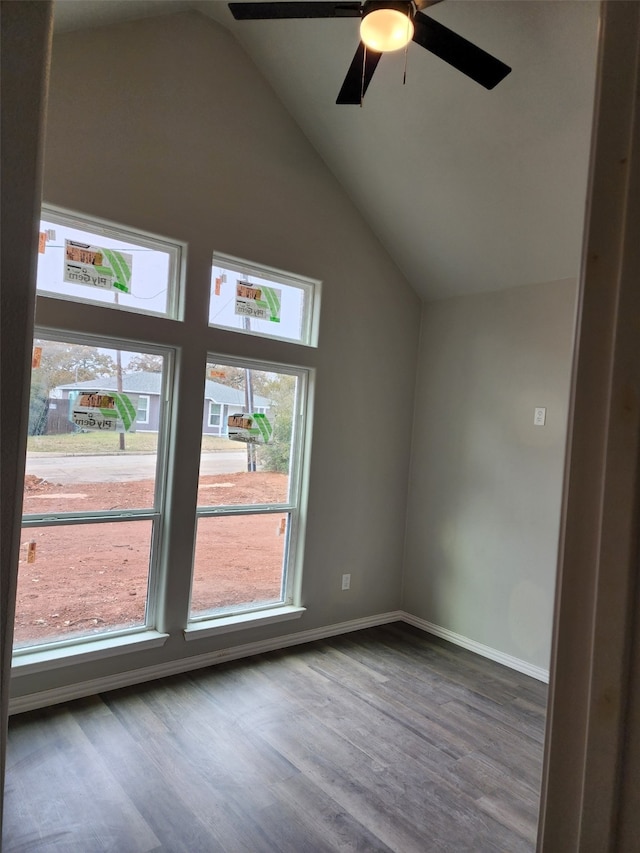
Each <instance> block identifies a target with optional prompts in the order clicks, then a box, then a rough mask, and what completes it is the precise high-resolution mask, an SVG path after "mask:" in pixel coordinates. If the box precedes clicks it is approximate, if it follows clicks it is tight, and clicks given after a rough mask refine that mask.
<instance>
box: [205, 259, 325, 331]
mask: <svg viewBox="0 0 640 853" xmlns="http://www.w3.org/2000/svg"><path fill="white" fill-rule="evenodd" d="M319 296H320V283H319V282H317V281H312V280H311V279H305V278H302V277H301V276H293V275H291V274H288V273H283V272H279V271H277V270H272V269H269V268H268V267H258V266H255V265H253V264H249V263H248V262H246V261H241V260H239V259H238V258H232V257H230V256H229V255H222V254H220V253H216V254H214V256H213V267H212V270H211V299H210V303H209V323H210V325H212V326H220V327H222V328H224V329H235V330H236V331H242V332H244V333H246V334H252V335H261V336H263V337H269V338H279V339H281V340H287V341H293V342H296V343H301V344H308V345H310V346H316V345H317V338H318V328H317V326H318V313H319V312H318V308H319Z"/></svg>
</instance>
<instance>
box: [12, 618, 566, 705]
mask: <svg viewBox="0 0 640 853" xmlns="http://www.w3.org/2000/svg"><path fill="white" fill-rule="evenodd" d="M293 609H295V608H293ZM291 618H295V616H293V617H291ZM390 622H406V623H407V624H408V625H413V626H414V627H415V628H419V629H420V630H422V631H425V632H426V633H427V634H433V635H434V636H435V637H441V638H442V639H444V640H448V641H449V642H450V643H453V644H454V645H456V646H461V647H462V648H464V649H469V651H472V652H475V653H476V654H477V655H480V656H481V657H484V658H488V659H489V660H493V661H496V662H497V663H500V664H502V665H503V666H507V667H509V668H510V669H514V670H516V671H517V672H522V673H524V674H525V675H528V676H530V677H531V678H535V679H536V680H537V681H543V682H545V683H546V682H548V680H549V673H548V671H547V670H545V669H543V668H542V667H538V666H534V665H533V664H530V663H527V661H523V660H520V659H519V658H515V657H513V656H512V655H507V654H505V653H504V652H500V651H498V650H497V649H492V648H491V647H490V646H485V645H484V644H483V643H478V642H476V641H475V640H471V639H469V638H468V637H463V636H462V635H461V634H456V633H455V632H454V631H449V629H448V628H441V627H440V626H439V625H434V624H433V623H432V622H427V621H425V620H424V619H419V618H418V617H417V616H412V615H411V614H410V613H406V612H404V611H403V610H392V611H389V612H387V613H379V614H377V615H376V616H365V617H363V618H362V619H352V620H350V621H349V622H339V623H337V624H334V625H325V626H323V627H321V628H310V629H309V630H307V631H299V632H297V633H295V634H285V635H284V636H278V637H273V638H271V639H268V640H259V641H258V642H255V643H244V644H242V645H239V646H231V647H229V648H226V649H216V650H214V651H212V652H205V653H204V654H201V655H193V656H192V657H187V658H178V659H175V660H171V661H166V662H165V663H160V664H154V665H153V666H146V667H142V668H141V669H134V670H129V671H127V672H119V673H116V674H115V675H108V676H104V677H102V678H93V679H90V680H89V681H81V682H77V683H75V684H69V685H65V686H63V687H54V688H53V689H51V690H41V691H38V692H37V693H30V694H28V695H26V696H17V697H15V698H13V699H11V700H10V702H9V713H10V714H21V713H24V712H25V711H32V710H34V709H36V708H46V707H48V706H50V705H57V704H59V703H61V702H69V701H72V700H73V699H80V698H82V697H83V696H93V695H95V694H96V693H104V692H105V691H107V690H117V689H119V688H120V687H129V686H130V685H133V684H142V683H144V682H145V681H154V680H155V679H157V678H166V677H168V676H171V675H178V674H179V673H181V672H190V671H192V670H195V669H203V668H204V667H208V666H214V665H215V664H218V663H226V662H227V661H232V660H239V659H240V658H246V657H251V656H252V655H260V654H264V653H266V652H272V651H276V650H278V649H286V648H289V647H290V646H297V645H301V644H303V643H312V642H314V641H315V640H325V639H327V638H328V637H337V636H339V635H340V634H348V633H351V632H352V631H361V630H363V629H364V628H375V627H376V626H378V625H388V624H389V623H390ZM229 630H232V629H231V628H229ZM148 633H151V632H148ZM148 633H147V634H144V635H137V639H138V641H139V642H140V640H141V638H142V637H143V636H145V637H146V636H148ZM153 633H155V632H153ZM156 636H157V638H158V641H157V642H156V643H154V644H153V645H163V644H164V642H165V641H166V638H167V635H166V634H157V635H156ZM200 636H202V635H200ZM160 638H162V639H160ZM123 639H126V638H123ZM129 639H130V640H133V639H134V638H133V637H130V638H129ZM189 639H196V637H195V636H193V637H189ZM150 647H151V646H150V645H149V640H147V641H146V644H145V646H144V648H150ZM112 648H114V647H113V641H112ZM124 650H125V649H123V648H122V647H121V648H119V649H118V648H114V652H113V653H116V652H118V651H124ZM128 650H129V651H133V647H132V646H129V648H128ZM107 655H108V652H105V654H104V655H101V654H96V655H95V656H94V658H93V659H97V658H98V657H105V656H107ZM88 659H90V658H89V657H87V658H85V660H88ZM75 660H77V653H76V657H75ZM64 663H68V661H61V662H53V663H51V662H50V663H49V664H48V665H46V666H45V665H43V666H41V668H42V669H45V668H46V669H49V668H50V667H51V666H62V665H64ZM25 669H26V667H21V668H20V673H24V672H25ZM15 674H16V672H15V670H14V675H15Z"/></svg>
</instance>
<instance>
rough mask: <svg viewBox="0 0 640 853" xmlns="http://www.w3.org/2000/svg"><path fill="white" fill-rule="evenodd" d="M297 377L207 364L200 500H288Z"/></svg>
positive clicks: (201, 502) (214, 502)
mask: <svg viewBox="0 0 640 853" xmlns="http://www.w3.org/2000/svg"><path fill="white" fill-rule="evenodd" d="M297 382H298V379H297V377H296V376H292V375H290V374H287V373H275V372H268V371H265V370H254V369H252V368H251V369H248V368H244V367H238V366H234V365H228V364H214V363H208V364H207V379H206V383H205V405H204V413H203V435H202V448H201V456H200V481H199V489H198V505H199V506H237V505H253V504H274V503H286V502H287V501H288V500H289V490H290V468H291V465H290V462H291V447H292V440H293V434H292V433H293V422H294V418H293V413H294V411H295V404H296V392H297ZM216 413H217V417H216ZM249 421H250V422H251V427H248V428H244V427H243V426H242V425H243V424H245V425H247V424H249Z"/></svg>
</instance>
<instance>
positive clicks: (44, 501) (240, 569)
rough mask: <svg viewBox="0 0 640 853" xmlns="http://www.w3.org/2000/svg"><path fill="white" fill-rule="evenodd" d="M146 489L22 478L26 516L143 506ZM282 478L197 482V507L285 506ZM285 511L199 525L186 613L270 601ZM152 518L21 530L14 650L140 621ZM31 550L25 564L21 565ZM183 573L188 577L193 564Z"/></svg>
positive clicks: (274, 596) (265, 475) (275, 592)
mask: <svg viewBox="0 0 640 853" xmlns="http://www.w3.org/2000/svg"><path fill="white" fill-rule="evenodd" d="M152 494H153V488H152V484H151V483H150V482H149V481H145V480H141V481H137V482H128V483H99V484H91V483H81V484H74V485H60V484H56V483H48V482H46V481H45V480H40V479H38V478H37V477H33V476H28V477H27V479H26V483H25V500H24V513H25V515H28V514H32V513H40V512H55V511H67V512H68V511H72V510H74V509H78V510H80V511H87V510H94V509H98V510H100V509H105V508H109V507H118V508H122V509H126V508H140V507H146V506H148V502H149V496H150V495H152ZM286 494H287V476H286V475H285V474H274V473H269V472H261V471H258V472H253V473H248V472H243V473H239V474H218V475H212V476H208V477H201V478H200V490H199V503H200V505H220V504H233V505H236V504H253V503H275V502H281V501H285V500H286ZM283 518H284V514H280V513H276V514H268V515H251V516H228V517H225V518H214V519H205V520H203V522H202V523H201V526H200V529H199V531H198V540H197V551H196V582H195V583H194V588H193V592H192V605H191V607H192V612H195V613H197V612H203V611H206V610H210V609H212V608H226V607H233V606H234V605H237V604H240V603H246V602H261V601H273V600H278V598H279V596H280V582H281V573H282V553H283V545H284V536H283V535H282V534H283V526H282V522H281V519H283ZM150 538H151V522H150V521H139V520H136V521H127V522H111V523H109V522H107V523H100V524H81V525H77V524H72V525H61V526H55V527H32V528H25V529H24V530H23V535H22V543H21V548H20V566H19V572H18V596H17V605H16V624H15V643H16V645H17V646H25V645H32V644H33V643H35V642H39V641H42V640H45V639H53V638H59V639H62V638H64V637H70V636H85V635H87V634H94V633H100V632H103V631H105V630H110V629H113V628H120V627H129V626H135V625H141V624H143V623H144V614H145V603H146V592H147V577H148V566H149V548H150ZM29 550H31V561H30V558H29ZM181 570H183V571H184V572H186V573H188V572H190V570H191V566H188V565H185V566H183V567H181Z"/></svg>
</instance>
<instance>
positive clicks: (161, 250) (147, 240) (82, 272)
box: [37, 208, 181, 317]
mask: <svg viewBox="0 0 640 853" xmlns="http://www.w3.org/2000/svg"><path fill="white" fill-rule="evenodd" d="M180 265H181V250H180V247H179V246H177V245H175V243H174V244H171V243H169V242H167V241H163V240H161V239H160V238H155V237H150V236H149V235H143V234H140V233H136V232H133V231H129V230H125V229H123V228H122V227H120V226H115V225H114V226H111V225H107V224H104V223H101V222H98V221H96V220H92V219H89V218H87V217H80V216H76V215H74V214H69V213H66V212H62V211H59V210H56V209H55V208H44V209H43V213H42V220H41V222H40V245H39V253H38V278H37V290H38V293H42V294H48V295H51V296H57V297H58V298H62V299H67V300H72V301H74V302H87V303H98V304H101V305H109V306H110V307H112V308H116V309H120V310H127V311H136V312H138V313H145V314H161V315H164V316H168V317H177V316H178V308H179V298H178V297H179V294H178V287H177V278H178V272H179V269H180Z"/></svg>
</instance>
